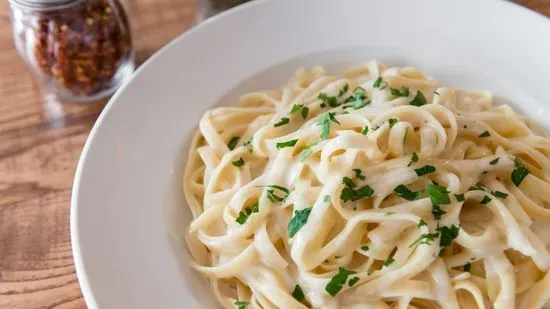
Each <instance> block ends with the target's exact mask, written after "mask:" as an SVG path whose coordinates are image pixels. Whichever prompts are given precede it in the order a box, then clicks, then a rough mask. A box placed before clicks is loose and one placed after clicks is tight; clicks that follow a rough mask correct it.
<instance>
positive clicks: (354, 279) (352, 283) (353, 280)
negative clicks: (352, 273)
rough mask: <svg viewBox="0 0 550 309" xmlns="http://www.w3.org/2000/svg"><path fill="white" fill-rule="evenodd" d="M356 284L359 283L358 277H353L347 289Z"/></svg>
mask: <svg viewBox="0 0 550 309" xmlns="http://www.w3.org/2000/svg"><path fill="white" fill-rule="evenodd" d="M357 282H359V277H353V278H351V279H349V282H348V285H349V287H350V288H351V287H352V286H354V285H355V284H356V283H357Z"/></svg>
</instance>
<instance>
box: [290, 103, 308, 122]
mask: <svg viewBox="0 0 550 309" xmlns="http://www.w3.org/2000/svg"><path fill="white" fill-rule="evenodd" d="M297 112H300V115H302V118H304V119H306V118H307V114H308V113H309V107H307V106H303V105H302V104H294V105H292V109H291V110H290V113H291V114H294V113H297Z"/></svg>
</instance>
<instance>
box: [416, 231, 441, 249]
mask: <svg viewBox="0 0 550 309" xmlns="http://www.w3.org/2000/svg"><path fill="white" fill-rule="evenodd" d="M438 236H439V233H425V234H422V235H420V236H419V237H418V238H417V239H416V240H415V241H414V242H413V243H412V244H411V245H410V246H409V248H411V247H413V246H415V245H416V244H419V245H429V244H430V242H432V241H434V240H435V239H436V238H437V237H438Z"/></svg>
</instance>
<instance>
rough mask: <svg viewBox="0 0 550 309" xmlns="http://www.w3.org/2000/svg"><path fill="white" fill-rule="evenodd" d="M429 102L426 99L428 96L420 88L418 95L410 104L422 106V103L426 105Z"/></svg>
mask: <svg viewBox="0 0 550 309" xmlns="http://www.w3.org/2000/svg"><path fill="white" fill-rule="evenodd" d="M427 103H428V102H427V101H426V97H425V96H424V94H423V93H422V91H420V90H417V91H416V96H415V97H414V99H413V100H412V101H411V102H409V104H410V105H414V106H422V105H425V104H427Z"/></svg>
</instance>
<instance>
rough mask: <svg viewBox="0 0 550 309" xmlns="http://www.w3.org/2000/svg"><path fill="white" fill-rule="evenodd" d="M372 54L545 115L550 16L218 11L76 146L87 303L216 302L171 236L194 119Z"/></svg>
mask: <svg viewBox="0 0 550 309" xmlns="http://www.w3.org/2000/svg"><path fill="white" fill-rule="evenodd" d="M372 58H377V59H379V60H382V61H384V62H387V63H389V64H396V65H413V66H417V67H419V68H420V69H422V70H423V71H425V72H427V73H429V74H430V75H432V76H433V77H435V78H437V79H439V80H441V81H443V82H444V83H447V84H450V85H455V86H460V87H473V88H483V89H488V90H491V91H493V92H494V93H495V94H496V95H497V96H498V97H500V98H502V99H506V100H508V101H511V102H513V103H514V104H515V105H516V106H517V107H518V108H519V109H520V110H522V111H523V112H525V113H526V114H528V115H529V116H531V117H534V118H535V119H537V120H539V121H540V122H541V123H543V124H544V123H546V124H548V123H549V121H548V119H549V118H550V109H549V107H550V22H549V21H548V20H547V19H546V18H544V17H543V16H541V15H537V14H535V13H532V12H530V11H527V10H526V9H523V8H520V7H518V6H516V5H514V4H511V3H508V2H503V1H489V0H462V1H450V0H449V1H444V0H416V1H409V0H402V1H398V0H385V1H381V0H338V1H335V0H271V1H254V2H252V3H250V4H247V5H244V6H242V7H239V8H237V9H234V10H232V11H230V12H226V13H224V14H221V15H220V16H217V17H215V18H213V19H211V20H208V21H206V22H204V23H202V24H201V25H199V26H198V27H196V28H194V29H192V30H191V31H189V32H187V33H185V34H184V35H182V36H181V37H179V38H178V39H176V40H175V41H174V42H172V43H171V44H169V45H168V46H167V47H165V48H163V49H162V50H161V51H159V52H158V53H157V54H156V55H155V56H153V57H152V58H151V59H150V60H149V61H148V62H147V63H146V64H145V65H143V66H142V67H141V68H140V69H139V70H138V72H137V73H136V75H135V76H134V78H133V80H132V81H130V82H129V83H128V84H127V85H125V86H124V87H123V88H122V89H121V90H120V91H119V92H118V93H117V94H116V95H115V96H114V97H113V99H112V100H111V102H110V103H109V104H108V105H107V107H106V108H105V110H104V111H103V113H102V114H101V116H100V117H99V119H98V121H97V123H96V125H95V126H94V128H93V130H92V133H91V134H90V138H89V139H88V142H87V143H86V146H85V147H84V151H83V153H82V157H81V159H80V163H79V165H78V170H77V173H76V177H75V183H74V188H73V196H72V208H71V234H72V244H73V251H74V256H75V263H76V270H77V274H78V278H79V281H80V284H81V286H82V291H83V293H84V298H85V300H86V303H87V304H88V306H89V308H92V309H93V308H101V309H121V308H131V309H140V308H144V309H152V308H215V307H216V304H214V303H213V297H212V296H211V294H210V290H209V287H208V285H207V284H206V281H205V280H203V279H202V278H201V277H200V276H199V275H198V274H196V273H195V272H194V271H192V270H191V269H190V268H189V267H188V262H189V256H188V255H187V253H186V248H185V245H184V244H183V243H182V242H181V238H180V237H178V236H177V234H178V233H181V232H182V231H183V230H185V228H186V226H187V224H188V222H189V219H190V214H189V212H188V211H187V206H186V205H185V202H184V201H183V198H182V193H181V189H180V188H181V174H182V162H183V161H184V160H185V153H186V150H187V149H186V144H187V140H188V138H189V137H190V136H191V133H192V131H193V130H195V128H196V126H197V123H198V120H199V118H200V116H201V115H202V113H203V112H204V111H205V110H206V109H208V108H210V107H212V106H213V105H214V104H234V102H235V99H236V98H237V97H238V95H239V94H241V93H244V92H246V91H250V90H258V89H265V88H272V87H274V88H279V87H281V86H282V84H283V82H284V81H285V80H286V79H287V78H288V77H290V75H291V74H292V73H293V72H294V70H295V69H296V68H298V67H301V66H310V65H315V64H321V65H325V66H327V67H328V68H329V69H330V70H332V71H333V72H336V71H338V70H340V69H343V68H345V67H347V66H349V65H351V64H354V63H358V62H361V61H365V60H369V59H372ZM169 230H171V231H176V233H175V234H176V236H175V237H171V236H170V233H169Z"/></svg>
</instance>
